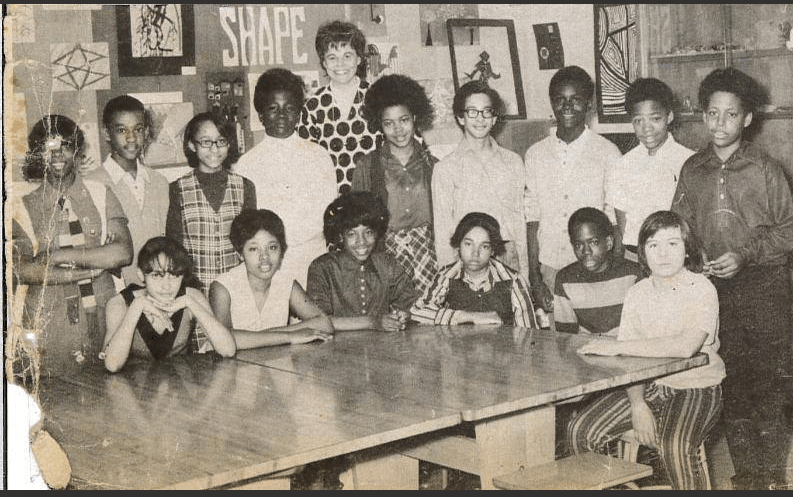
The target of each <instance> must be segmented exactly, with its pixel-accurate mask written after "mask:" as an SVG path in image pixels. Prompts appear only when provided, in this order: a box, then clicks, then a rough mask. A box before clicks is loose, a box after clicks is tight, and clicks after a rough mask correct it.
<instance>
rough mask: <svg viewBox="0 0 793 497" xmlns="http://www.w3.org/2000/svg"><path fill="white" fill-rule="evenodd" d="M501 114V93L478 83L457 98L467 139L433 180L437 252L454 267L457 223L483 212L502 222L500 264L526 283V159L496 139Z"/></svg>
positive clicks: (459, 119)
mask: <svg viewBox="0 0 793 497" xmlns="http://www.w3.org/2000/svg"><path fill="white" fill-rule="evenodd" d="M503 109H504V104H503V102H502V100H501V97H500V96H499V95H498V92H496V91H495V90H494V89H492V88H490V87H489V86H487V84H486V83H482V82H480V81H470V82H468V83H466V84H464V85H463V86H461V87H460V89H459V90H458V91H457V93H456V94H455V95H454V102H453V104H452V110H453V111H454V115H455V118H456V119H457V124H458V125H459V126H460V128H461V129H462V131H463V138H462V140H461V141H460V144H459V145H458V146H457V148H456V149H455V150H454V151H453V152H452V153H450V154H449V155H448V156H446V157H445V158H443V159H441V161H440V162H438V164H436V165H435V171H434V172H433V175H432V205H433V214H434V224H435V252H436V254H437V256H438V265H439V266H441V267H442V266H445V265H447V264H450V263H453V262H455V261H456V260H457V254H456V253H455V250H454V249H453V248H452V247H451V246H450V245H449V240H450V239H451V236H452V233H453V232H454V230H455V227H456V226H457V223H459V222H460V220H461V219H462V218H463V216H465V215H466V214H468V213H469V212H484V213H486V214H489V215H491V216H492V217H494V218H495V219H496V220H497V221H498V224H499V226H501V230H502V234H503V236H504V239H505V241H506V245H505V247H504V248H505V252H504V253H503V255H501V256H499V259H500V260H501V262H503V263H504V264H506V265H507V266H509V267H510V268H512V269H514V270H516V271H518V272H519V273H520V274H521V275H523V277H524V278H527V277H528V253H527V249H526V222H525V221H524V218H523V189H524V187H525V184H526V182H525V179H524V173H523V160H522V159H521V158H520V156H519V155H518V154H516V153H514V152H512V151H510V150H507V149H505V148H503V147H501V146H500V145H499V144H498V143H497V142H496V140H495V138H493V136H492V133H493V129H494V127H495V126H496V125H497V124H498V121H499V116H500V115H501V114H502V112H503Z"/></svg>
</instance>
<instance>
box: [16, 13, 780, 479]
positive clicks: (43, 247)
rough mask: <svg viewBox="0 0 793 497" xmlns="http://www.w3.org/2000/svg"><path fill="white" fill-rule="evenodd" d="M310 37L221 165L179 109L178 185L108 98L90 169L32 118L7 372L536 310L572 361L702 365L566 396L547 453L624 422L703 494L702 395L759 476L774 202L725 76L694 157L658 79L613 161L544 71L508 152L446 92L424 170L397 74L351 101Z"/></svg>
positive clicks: (707, 100)
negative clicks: (446, 138)
mask: <svg viewBox="0 0 793 497" xmlns="http://www.w3.org/2000/svg"><path fill="white" fill-rule="evenodd" d="M316 46H317V52H318V54H319V57H320V61H321V65H322V67H323V69H324V70H325V71H326V73H327V75H328V77H329V79H330V83H329V85H327V86H325V87H322V88H320V89H319V90H317V92H316V93H315V95H313V96H311V97H310V98H308V99H307V100H306V99H305V95H304V90H303V84H302V81H301V79H300V78H299V77H298V76H296V75H295V74H293V73H291V72H290V71H288V70H285V69H280V68H276V69H270V70H268V71H266V72H265V73H263V74H262V75H261V77H260V78H259V80H258V82H257V84H256V87H255V90H254V97H253V102H254V107H255V110H256V112H257V114H258V117H259V119H260V121H261V122H262V124H263V126H264V129H265V135H266V136H265V137H264V138H263V140H262V141H261V142H260V143H258V144H257V145H256V146H255V147H253V148H252V149H251V150H249V151H248V152H247V153H245V154H244V155H242V157H238V154H237V152H236V151H237V146H236V141H235V133H234V131H233V130H231V129H230V128H229V127H228V126H227V125H226V124H225V123H224V122H223V121H221V120H220V119H218V118H217V117H216V116H215V115H213V114H211V113H201V114H198V115H196V116H195V117H194V118H193V119H192V120H191V121H190V122H189V123H188V124H187V127H186V129H185V133H184V152H185V156H186V157H187V159H188V164H189V165H190V166H191V167H192V168H193V170H192V171H190V172H189V173H188V174H186V175H184V176H182V177H180V178H178V179H177V180H175V181H173V182H172V183H170V184H169V183H168V182H167V180H166V179H165V178H164V177H163V176H162V175H161V174H159V173H157V172H156V171H154V170H152V169H151V168H149V167H147V166H145V165H144V164H143V163H142V162H141V160H140V156H141V154H142V152H143V150H144V147H145V145H146V140H147V138H148V132H149V124H148V121H147V115H146V111H145V109H144V107H143V105H142V104H141V103H140V102H139V101H137V100H136V99H134V98H132V97H130V96H126V95H124V96H119V97H116V98H114V99H112V100H110V101H109V102H108V104H107V105H106V106H105V109H104V112H103V116H102V117H103V129H102V132H103V137H104V139H105V140H106V141H107V143H108V144H109V145H110V149H111V153H110V155H109V156H108V157H107V159H106V160H105V161H104V163H103V164H102V165H101V167H98V168H96V169H95V170H87V169H88V168H86V167H81V166H82V165H81V163H80V160H79V157H80V151H81V150H82V148H83V147H84V141H85V138H84V135H83V132H82V131H81V130H80V129H79V127H78V126H77V125H76V124H75V123H74V122H73V121H72V120H70V119H68V118H67V117H64V116H60V115H49V116H45V117H44V118H43V119H42V120H41V121H39V122H38V123H36V125H35V126H34V127H33V129H32V131H31V133H30V135H29V140H28V146H29V154H28V166H29V167H38V168H40V169H41V170H42V171H43V180H42V182H41V185H40V186H39V187H38V188H37V189H36V190H35V191H33V192H32V193H30V194H28V195H26V196H24V197H23V198H21V199H20V200H19V202H18V205H17V206H16V207H15V209H14V211H13V212H14V222H13V233H12V239H13V251H12V254H13V264H14V281H13V283H14V293H15V297H16V299H17V300H19V301H20V302H24V306H20V309H19V313H20V320H18V323H19V326H21V328H22V330H23V331H30V330H33V331H35V330H38V332H37V333H34V338H33V339H32V340H28V341H27V342H26V341H25V340H21V341H19V342H18V348H19V351H18V352H19V354H18V355H14V357H18V361H16V363H15V367H16V369H15V372H17V373H19V374H21V375H23V376H24V375H25V374H29V373H30V372H31V369H32V370H34V372H35V371H38V370H39V369H41V368H43V369H44V370H53V371H57V370H58V369H63V368H68V367H69V365H70V364H71V363H73V361H74V360H75V359H76V360H77V362H82V361H83V360H86V359H89V358H93V357H100V358H101V359H102V360H103V361H104V365H105V367H106V368H107V369H108V370H109V371H118V370H119V369H121V368H122V367H123V366H124V364H125V363H126V361H127V360H128V358H129V357H130V356H131V355H138V356H143V357H151V358H154V359H161V358H164V357H169V356H172V355H176V354H181V353H185V352H187V351H194V352H208V351H211V350H214V351H215V352H216V353H218V354H220V355H222V356H226V357H229V356H233V355H234V354H235V353H236V350H239V349H246V348H254V347H262V346H272V345H279V344H288V343H290V344H297V343H308V342H312V341H327V340H329V339H331V338H332V337H333V334H334V333H335V332H336V331H344V330H383V331H399V330H404V329H405V328H406V326H407V325H408V323H409V322H410V321H413V322H417V323H419V324H421V323H427V324H451V325H455V324H461V323H479V324H507V325H514V326H523V327H532V328H536V327H538V323H537V320H536V318H535V305H536V307H538V308H543V309H545V310H546V311H548V312H552V313H553V325H552V328H553V329H554V330H556V331H557V332H567V333H582V334H589V335H592V338H591V341H590V342H588V343H587V344H586V345H585V346H583V347H582V348H581V349H580V350H579V353H581V354H597V355H637V356H653V357H659V356H661V357H667V356H671V357H688V356H691V355H693V354H696V353H698V352H704V353H706V354H707V355H708V358H709V363H708V364H707V365H705V366H701V367H699V368H696V369H693V370H689V371H685V372H681V373H676V374H673V375H669V376H666V377H663V378H659V379H657V380H655V381H653V382H650V383H648V384H638V385H632V386H629V387H627V388H619V389H616V390H611V391H608V392H606V393H605V394H603V395H599V396H595V397H594V398H586V399H584V400H583V401H582V402H580V403H578V404H575V408H574V409H573V410H572V411H571V412H570V413H569V418H570V419H569V423H568V420H567V419H566V418H565V426H566V429H567V432H566V436H565V441H566V450H569V451H572V452H579V451H584V450H599V449H600V448H601V447H602V446H603V445H604V444H605V443H606V442H607V441H608V440H610V439H612V438H613V437H614V436H615V435H617V434H619V433H621V432H624V431H625V430H627V429H629V428H631V427H632V428H633V429H634V431H635V433H636V436H637V438H638V439H639V441H640V442H642V443H643V444H645V445H648V446H650V447H654V448H657V449H658V451H659V453H660V457H661V459H662V461H663V462H664V467H665V468H666V470H667V473H668V475H669V477H670V480H671V481H672V485H673V488H677V489H701V488H705V485H706V483H705V481H704V474H705V472H704V471H703V468H702V466H701V462H700V461H699V459H698V458H697V457H696V450H697V447H698V446H699V445H700V443H701V442H702V440H703V439H704V437H705V436H706V435H707V433H708V431H709V430H710V429H711V428H712V427H713V426H714V424H715V423H716V421H717V420H718V419H719V416H720V414H721V411H722V399H723V405H724V409H723V410H724V419H725V421H726V427H727V429H726V435H727V440H728V443H729V446H730V450H731V453H732V457H733V462H734V464H735V467H736V477H735V479H734V482H735V486H736V488H762V487H765V486H767V485H769V484H772V483H774V482H777V483H779V482H782V481H783V478H784V460H785V456H784V455H785V454H786V452H784V451H785V450H787V446H786V445H785V441H786V440H789V438H785V437H784V436H783V434H784V433H788V432H789V431H790V426H788V425H786V424H785V418H784V416H783V414H782V410H783V409H784V408H785V406H786V405H790V402H791V401H793V398H791V393H790V392H791V391H793V388H791V380H790V378H791V360H790V359H791V340H792V339H791V336H790V330H791V329H793V322H791V320H792V319H793V318H791V308H792V307H793V305H792V301H793V298H792V297H791V281H790V274H791V273H790V268H789V266H788V262H789V261H788V259H789V258H790V253H791V250H793V201H792V200H791V191H790V186H789V184H788V182H787V181H786V178H785V177H784V175H783V172H782V168H781V167H780V165H779V164H778V163H777V162H776V161H775V160H774V159H772V158H770V156H768V155H767V154H766V153H765V152H763V151H762V150H761V149H759V148H758V147H757V146H756V145H753V144H751V143H750V142H748V141H746V140H744V139H743V132H744V129H745V128H747V127H748V126H749V125H750V124H751V122H752V120H753V118H755V116H756V112H757V104H758V102H755V101H754V97H753V95H755V94H756V93H755V89H754V86H753V85H756V83H755V82H754V81H753V80H751V78H749V77H748V76H746V75H745V74H743V73H741V72H739V71H737V70H734V69H732V68H727V69H724V70H716V71H714V72H713V73H711V74H710V75H709V76H708V77H707V78H705V80H704V81H703V82H702V85H701V87H700V94H699V100H700V105H701V107H702V108H703V109H705V110H704V112H703V120H704V123H705V125H706V127H707V129H708V132H709V134H710V137H711V139H710V143H709V144H708V145H707V146H705V147H704V148H703V149H702V150H700V151H699V152H697V153H695V152H694V151H691V150H689V149H687V148H685V147H683V146H682V145H680V144H678V143H677V142H676V141H675V139H674V138H673V136H672V135H671V134H670V132H669V128H670V125H671V124H672V122H673V120H674V97H673V95H672V92H671V90H669V88H668V86H667V85H666V84H664V83H663V82H661V81H659V80H656V79H652V78H643V79H639V80H637V81H636V82H634V83H633V84H632V85H631V86H630V88H629V89H628V91H627V95H626V108H627V109H628V111H629V112H630V114H631V116H632V124H633V127H634V130H635V133H636V137H637V138H638V140H639V142H640V144H639V145H638V146H637V147H636V148H634V149H633V150H631V151H629V152H628V153H626V154H625V155H621V154H620V152H619V150H618V149H617V147H616V146H615V145H613V144H612V143H611V142H610V141H608V140H606V139H605V138H603V137H601V136H599V135H598V134H596V133H594V132H593V131H591V130H590V129H589V128H588V127H587V125H586V119H587V114H588V111H589V108H590V103H591V100H592V97H593V92H594V85H593V83H592V80H591V78H590V77H589V76H588V75H587V73H586V72H585V71H584V70H583V69H581V68H579V67H577V66H569V67H565V68H563V69H561V70H559V71H558V72H557V73H556V74H555V75H554V76H553V78H552V79H551V82H550V86H549V97H550V103H551V107H552V109H553V111H554V115H555V117H556V122H557V127H556V130H555V132H554V133H553V134H552V135H551V136H549V137H547V138H545V139H544V140H542V141H540V142H538V143H536V144H535V145H533V146H531V147H530V148H529V149H528V151H527V152H526V156H525V158H524V159H522V158H521V157H520V156H519V155H517V154H515V153H514V152H511V151H509V150H507V149H505V148H503V147H501V146H500V145H499V144H498V143H497V141H496V140H495V138H494V137H493V130H494V127H495V126H496V125H497V124H498V123H499V122H500V119H499V116H500V115H501V114H502V111H503V103H502V101H501V99H500V97H499V95H498V93H497V92H496V91H494V90H492V89H491V88H489V87H488V86H487V84H486V83H484V82H480V81H472V82H469V83H466V84H464V85H463V86H462V87H461V88H460V89H459V90H458V91H457V93H456V95H455V98H454V102H453V110H454V115H455V118H456V120H457V123H458V124H459V126H460V128H461V130H462V132H463V138H462V140H461V142H460V144H459V145H458V147H457V148H456V149H455V150H454V151H453V152H452V153H451V154H449V155H448V156H446V157H444V158H443V159H442V160H440V161H438V160H437V159H436V158H435V157H433V156H432V154H431V153H430V152H429V150H428V147H427V146H426V144H425V143H424V141H423V139H422V138H421V132H422V131H423V130H425V129H427V128H428V127H429V126H430V125H431V122H432V116H433V109H432V105H431V103H430V101H429V99H428V98H427V96H426V94H425V92H424V90H423V89H422V87H421V86H420V85H419V84H418V83H417V82H415V81H414V80H413V79H411V78H409V77H407V76H404V75H388V76H384V77H382V78H380V79H378V80H377V81H376V82H375V83H374V84H373V85H372V86H371V87H370V86H369V85H368V84H367V83H366V81H365V80H363V79H362V78H361V76H360V67H361V63H362V61H363V60H364V48H365V39H364V38H363V35H362V33H360V31H359V30H358V29H357V28H356V27H355V26H354V25H352V24H350V23H344V22H341V21H333V22H330V23H327V24H325V25H323V26H322V27H320V29H319V32H318V34H317V39H316ZM166 202H167V204H166ZM287 249H288V250H287ZM246 282H247V284H245V283H246ZM20 299H21V300H20ZM27 335H29V333H28V334H26V335H25V336H27ZM34 349H35V353H32V352H31V351H32V350H34ZM12 352H13V351H12ZM722 385H723V387H722ZM722 388H723V396H722ZM791 423H793V422H791ZM768 433H770V434H771V435H767V434H768ZM788 436H789V435H788ZM761 456H762V457H764V458H765V459H758V458H759V457H761Z"/></svg>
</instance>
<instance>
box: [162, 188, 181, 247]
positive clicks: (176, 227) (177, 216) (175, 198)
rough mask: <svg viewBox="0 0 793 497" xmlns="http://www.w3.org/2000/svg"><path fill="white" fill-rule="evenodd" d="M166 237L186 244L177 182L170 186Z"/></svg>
mask: <svg viewBox="0 0 793 497" xmlns="http://www.w3.org/2000/svg"><path fill="white" fill-rule="evenodd" d="M165 236H167V237H168V238H171V239H173V240H176V241H177V242H179V243H180V244H184V241H183V234H182V206H181V205H180V204H179V188H178V186H177V184H176V181H174V182H173V183H171V184H170V185H168V215H167V217H166V220H165Z"/></svg>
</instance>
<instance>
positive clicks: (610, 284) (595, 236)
mask: <svg viewBox="0 0 793 497" xmlns="http://www.w3.org/2000/svg"><path fill="white" fill-rule="evenodd" d="M613 230H614V228H613V225H612V224H611V221H610V220H609V218H608V216H607V215H606V213H605V212H603V211H601V210H600V209H596V208H594V207H582V208H580V209H578V210H577V211H575V212H574V213H573V215H572V216H570V220H569V221H568V223H567V232H568V233H569V235H570V243H571V244H572V245H573V252H574V253H575V257H576V259H578V260H577V261H576V262H574V263H572V264H569V265H567V266H565V267H564V268H562V269H561V270H560V271H559V273H558V274H557V275H556V282H555V284H554V291H553V293H554V301H553V309H554V311H553V312H554V323H555V326H556V331H560V332H563V333H592V334H597V335H608V336H616V334H617V329H618V327H619V324H620V314H621V313H622V302H623V300H625V294H626V293H627V291H628V289H629V288H630V287H632V286H633V284H634V283H636V282H637V281H638V280H640V279H641V278H642V277H643V276H644V271H643V270H642V267H641V266H640V265H639V263H637V262H633V261H630V260H627V259H624V258H622V257H615V256H614V254H613V249H614V231H613Z"/></svg>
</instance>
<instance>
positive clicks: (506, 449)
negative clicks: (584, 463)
mask: <svg viewBox="0 0 793 497" xmlns="http://www.w3.org/2000/svg"><path fill="white" fill-rule="evenodd" d="M555 412H556V410H555V408H554V406H543V407H538V408H535V409H531V410H529V411H524V412H520V413H517V414H510V415H506V416H502V417H498V418H490V419H484V420H481V421H476V422H475V425H474V428H475V431H476V444H477V447H478V454H479V467H480V471H479V476H480V477H481V479H482V490H494V489H495V487H494V486H493V477H494V476H498V475H503V474H506V473H510V472H512V471H516V470H518V469H520V467H521V466H524V467H529V466H536V465H539V464H543V463H546V462H550V461H553V460H554V456H555V443H556V441H555V438H556V427H555Z"/></svg>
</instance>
